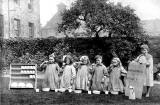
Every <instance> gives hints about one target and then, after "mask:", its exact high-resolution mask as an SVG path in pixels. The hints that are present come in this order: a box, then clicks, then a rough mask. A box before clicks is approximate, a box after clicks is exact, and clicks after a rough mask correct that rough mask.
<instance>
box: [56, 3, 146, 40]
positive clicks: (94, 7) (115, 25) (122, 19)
mask: <svg viewBox="0 0 160 105" xmlns="http://www.w3.org/2000/svg"><path fill="white" fill-rule="evenodd" d="M77 20H81V21H84V22H85V25H86V28H87V29H88V30H89V31H87V32H88V33H91V34H88V36H91V35H94V36H96V37H99V33H100V32H101V31H105V32H108V35H109V37H113V36H119V37H122V36H123V37H136V38H139V36H140V35H144V32H143V29H142V28H141V24H140V19H139V18H138V16H137V15H136V14H135V13H134V10H133V9H131V8H130V7H129V6H125V7H123V6H122V5H121V4H120V3H118V4H114V3H111V2H108V0H77V1H75V2H74V3H73V4H72V6H71V8H70V9H68V10H65V11H64V12H63V13H62V23H61V24H59V27H58V30H59V32H64V33H65V34H66V32H70V31H72V30H75V29H77V28H78V27H79V26H80V25H81V24H80V22H79V21H77Z"/></svg>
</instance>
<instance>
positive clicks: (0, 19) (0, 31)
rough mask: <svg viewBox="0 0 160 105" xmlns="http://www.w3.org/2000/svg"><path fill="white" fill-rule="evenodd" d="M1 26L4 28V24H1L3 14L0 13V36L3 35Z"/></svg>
mask: <svg viewBox="0 0 160 105" xmlns="http://www.w3.org/2000/svg"><path fill="white" fill-rule="evenodd" d="M3 28H4V25H3V15H0V38H2V37H3Z"/></svg>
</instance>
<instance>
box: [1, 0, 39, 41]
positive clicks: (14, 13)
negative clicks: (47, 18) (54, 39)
mask: <svg viewBox="0 0 160 105" xmlns="http://www.w3.org/2000/svg"><path fill="white" fill-rule="evenodd" d="M2 2H3V4H2V10H3V13H2V14H3V15H4V38H9V37H16V35H15V32H14V28H15V27H14V19H19V20H20V36H19V37H27V38H29V22H30V23H33V24H34V37H40V4H39V0H33V8H32V9H29V8H28V0H19V4H16V3H15V2H14V0H9V4H8V0H2ZM8 6H9V8H8ZM9 27H10V28H9Z"/></svg>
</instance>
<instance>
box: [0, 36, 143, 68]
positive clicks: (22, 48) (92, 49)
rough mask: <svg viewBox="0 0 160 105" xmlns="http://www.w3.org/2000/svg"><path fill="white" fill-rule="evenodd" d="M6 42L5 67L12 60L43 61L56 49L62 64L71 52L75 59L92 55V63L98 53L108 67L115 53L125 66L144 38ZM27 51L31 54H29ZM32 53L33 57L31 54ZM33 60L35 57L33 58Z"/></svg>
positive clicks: (135, 53) (4, 45) (4, 46)
mask: <svg viewBox="0 0 160 105" xmlns="http://www.w3.org/2000/svg"><path fill="white" fill-rule="evenodd" d="M1 43H2V44H3V62H4V66H8V65H9V64H10V63H19V62H22V63H29V62H34V63H37V64H40V63H41V62H42V61H44V60H45V59H47V57H48V55H49V54H51V53H53V52H55V53H56V56H57V57H56V58H57V62H58V63H60V64H61V63H62V60H61V58H62V56H63V55H65V54H71V55H72V56H73V58H74V60H75V61H77V60H78V59H79V57H80V56H81V55H88V56H89V58H90V60H91V62H94V57H95V55H97V54H100V55H102V56H103V62H104V64H105V65H106V66H108V65H109V64H110V61H111V59H112V57H113V56H115V54H116V55H117V56H118V57H119V58H120V59H121V61H122V63H123V65H127V62H128V60H131V59H133V58H134V57H135V56H137V55H138V52H139V45H140V44H141V43H142V41H139V40H137V39H134V38H112V39H111V38H107V37H103V38H98V39H97V38H62V39H57V38H54V37H49V38H45V39H39V38H38V39H30V40H29V39H11V40H3V41H1ZM26 53H27V55H25V54H26ZM27 56H29V57H27ZM29 59H31V60H29Z"/></svg>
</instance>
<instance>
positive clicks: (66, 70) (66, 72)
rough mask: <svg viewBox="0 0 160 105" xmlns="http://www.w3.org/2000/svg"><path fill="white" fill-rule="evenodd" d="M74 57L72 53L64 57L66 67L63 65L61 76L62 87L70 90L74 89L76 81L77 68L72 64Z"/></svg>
mask: <svg viewBox="0 0 160 105" xmlns="http://www.w3.org/2000/svg"><path fill="white" fill-rule="evenodd" d="M72 63H73V62H72V58H71V56H70V55H67V56H65V58H64V67H63V74H62V77H61V84H60V88H61V89H65V90H69V89H72V90H73V89H74V85H75V84H74V83H75V78H76V70H75V68H74V66H73V65H72Z"/></svg>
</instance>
